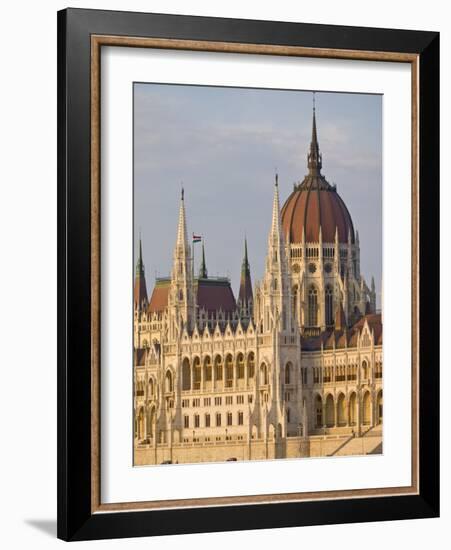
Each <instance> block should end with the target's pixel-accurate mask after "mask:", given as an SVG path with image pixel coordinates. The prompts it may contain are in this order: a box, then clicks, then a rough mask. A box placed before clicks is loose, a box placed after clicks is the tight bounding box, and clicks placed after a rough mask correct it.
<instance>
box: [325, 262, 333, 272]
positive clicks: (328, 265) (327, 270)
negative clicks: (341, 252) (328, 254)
mask: <svg viewBox="0 0 451 550" xmlns="http://www.w3.org/2000/svg"><path fill="white" fill-rule="evenodd" d="M324 271H325V272H326V273H331V272H332V264H326V265H325V266H324Z"/></svg>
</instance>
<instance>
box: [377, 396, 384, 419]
mask: <svg viewBox="0 0 451 550" xmlns="http://www.w3.org/2000/svg"><path fill="white" fill-rule="evenodd" d="M383 407H384V404H383V400H382V390H381V391H380V392H379V393H378V394H377V423H378V424H382V418H383Z"/></svg>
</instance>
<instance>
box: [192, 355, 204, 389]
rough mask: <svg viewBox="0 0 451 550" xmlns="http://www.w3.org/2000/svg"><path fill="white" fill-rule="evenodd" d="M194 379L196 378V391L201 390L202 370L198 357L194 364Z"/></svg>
mask: <svg viewBox="0 0 451 550" xmlns="http://www.w3.org/2000/svg"><path fill="white" fill-rule="evenodd" d="M193 370H194V372H193V377H194V389H195V390H200V380H201V376H202V375H201V368H200V359H199V357H196V358H195V359H194V363H193Z"/></svg>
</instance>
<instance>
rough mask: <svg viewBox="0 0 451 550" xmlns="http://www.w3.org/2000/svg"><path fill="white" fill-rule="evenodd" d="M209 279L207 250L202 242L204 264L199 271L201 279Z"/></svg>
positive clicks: (202, 263)
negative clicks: (206, 259)
mask: <svg viewBox="0 0 451 550" xmlns="http://www.w3.org/2000/svg"><path fill="white" fill-rule="evenodd" d="M207 278H208V271H207V264H206V263H205V248H204V241H202V262H201V264H200V269H199V279H207Z"/></svg>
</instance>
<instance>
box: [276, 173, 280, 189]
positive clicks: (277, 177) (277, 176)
mask: <svg viewBox="0 0 451 550" xmlns="http://www.w3.org/2000/svg"><path fill="white" fill-rule="evenodd" d="M276 187H279V174H278V173H277V168H276Z"/></svg>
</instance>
